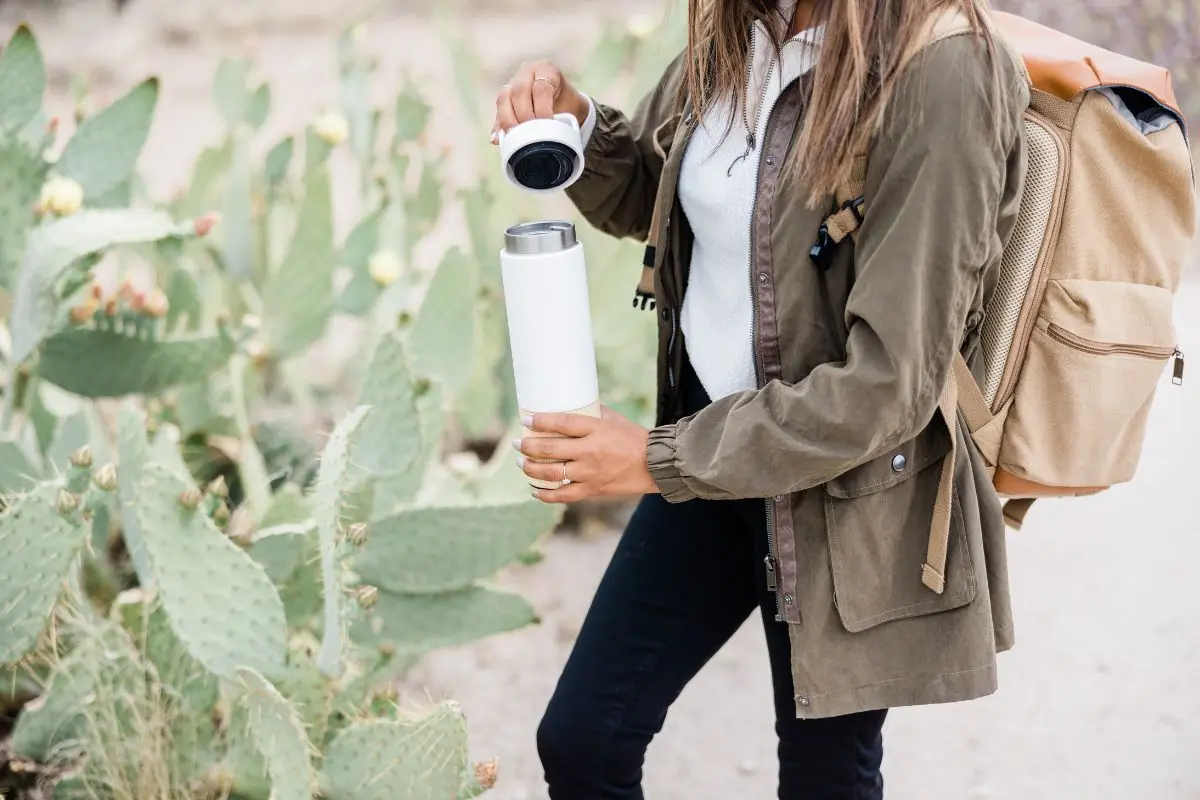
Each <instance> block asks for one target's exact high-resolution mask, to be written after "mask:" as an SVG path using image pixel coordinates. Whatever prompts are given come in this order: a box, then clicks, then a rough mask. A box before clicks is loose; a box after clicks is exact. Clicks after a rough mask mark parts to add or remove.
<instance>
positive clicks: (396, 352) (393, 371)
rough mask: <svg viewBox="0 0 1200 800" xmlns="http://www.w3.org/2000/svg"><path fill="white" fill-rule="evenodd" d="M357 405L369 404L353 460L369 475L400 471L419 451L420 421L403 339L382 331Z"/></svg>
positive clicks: (413, 459)
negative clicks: (381, 336) (369, 409)
mask: <svg viewBox="0 0 1200 800" xmlns="http://www.w3.org/2000/svg"><path fill="white" fill-rule="evenodd" d="M358 404H359V405H360V406H371V407H372V411H371V413H370V414H369V415H368V416H367V418H366V419H364V420H363V423H362V425H361V426H360V427H359V429H358V432H357V433H356V434H355V436H354V460H355V463H356V464H357V465H358V466H359V467H360V468H361V469H362V470H363V471H364V472H365V473H367V474H369V475H370V476H371V477H372V478H388V477H394V476H396V475H399V474H401V473H402V472H404V471H405V470H406V469H408V467H409V466H411V465H412V463H413V462H414V461H415V460H416V459H417V457H418V456H419V455H420V451H421V422H420V416H419V415H418V412H417V407H416V398H415V397H414V395H413V380H412V375H411V374H410V372H409V367H408V355H407V354H406V353H405V350H404V343H403V342H402V341H401V339H400V337H399V336H397V335H396V334H385V335H384V336H383V338H382V339H380V341H379V346H378V347H376V348H375V354H374V356H372V358H371V362H370V364H369V365H368V367H367V378H366V382H365V383H364V384H363V388H362V392H361V393H360V394H359V398H358Z"/></svg>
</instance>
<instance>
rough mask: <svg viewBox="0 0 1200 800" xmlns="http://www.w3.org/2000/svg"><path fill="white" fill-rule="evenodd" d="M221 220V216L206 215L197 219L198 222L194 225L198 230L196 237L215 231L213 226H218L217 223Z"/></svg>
mask: <svg viewBox="0 0 1200 800" xmlns="http://www.w3.org/2000/svg"><path fill="white" fill-rule="evenodd" d="M220 219H221V215H220V214H206V215H204V216H203V217H196V220H195V222H194V223H193V225H194V226H195V228H196V235H197V236H205V235H207V234H208V232H209V231H211V230H212V229H213V226H214V225H216V224H217V222H219V221H220Z"/></svg>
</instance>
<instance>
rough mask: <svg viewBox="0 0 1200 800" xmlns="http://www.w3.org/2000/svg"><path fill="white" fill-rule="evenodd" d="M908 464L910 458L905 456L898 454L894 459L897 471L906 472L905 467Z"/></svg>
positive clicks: (893, 463) (893, 462)
mask: <svg viewBox="0 0 1200 800" xmlns="http://www.w3.org/2000/svg"><path fill="white" fill-rule="evenodd" d="M907 466H908V459H907V458H905V457H904V456H902V455H901V456H896V457H895V458H893V459H892V469H893V470H895V471H896V472H904V468H905V467H907Z"/></svg>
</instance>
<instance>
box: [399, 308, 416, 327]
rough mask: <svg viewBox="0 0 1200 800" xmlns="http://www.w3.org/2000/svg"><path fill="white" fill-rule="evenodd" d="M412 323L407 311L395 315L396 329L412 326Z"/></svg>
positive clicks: (411, 317) (411, 316) (410, 315)
mask: <svg viewBox="0 0 1200 800" xmlns="http://www.w3.org/2000/svg"><path fill="white" fill-rule="evenodd" d="M412 322H413V315H412V314H410V313H409V312H407V311H401V312H400V313H399V314H397V315H396V327H397V328H407V327H408V326H409V325H412Z"/></svg>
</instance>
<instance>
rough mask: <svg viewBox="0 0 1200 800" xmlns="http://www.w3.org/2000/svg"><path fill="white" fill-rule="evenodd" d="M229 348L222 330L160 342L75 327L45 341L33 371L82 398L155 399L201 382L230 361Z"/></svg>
mask: <svg viewBox="0 0 1200 800" xmlns="http://www.w3.org/2000/svg"><path fill="white" fill-rule="evenodd" d="M233 350H234V342H233V340H232V339H231V338H230V337H229V336H228V335H226V334H225V333H224V332H222V333H220V334H218V335H216V336H204V337H192V338H186V339H170V340H161V341H158V340H153V339H145V338H142V337H140V336H138V335H137V334H136V333H134V332H133V331H105V330H95V329H86V328H76V329H71V330H65V331H62V332H60V333H56V334H55V335H53V336H51V337H50V338H49V339H47V340H46V341H45V343H44V344H43V345H42V352H41V358H40V359H39V360H38V366H37V371H38V374H39V375H41V376H42V377H43V378H45V379H46V380H48V381H50V382H51V383H53V384H55V385H56V386H59V387H61V388H63V389H66V390H67V391H69V392H74V393H75V394H78V395H82V396H84V397H91V398H98V397H123V396H125V395H130V394H149V395H154V394H159V393H161V392H163V391H165V390H166V389H169V388H171V387H173V386H180V385H183V384H190V383H197V382H199V381H202V380H204V379H205V378H207V377H209V376H210V375H212V374H213V373H214V372H216V371H217V370H218V369H220V368H221V367H223V366H224V365H225V364H226V363H227V362H228V361H229V359H230V357H231V356H232V355H233Z"/></svg>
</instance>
